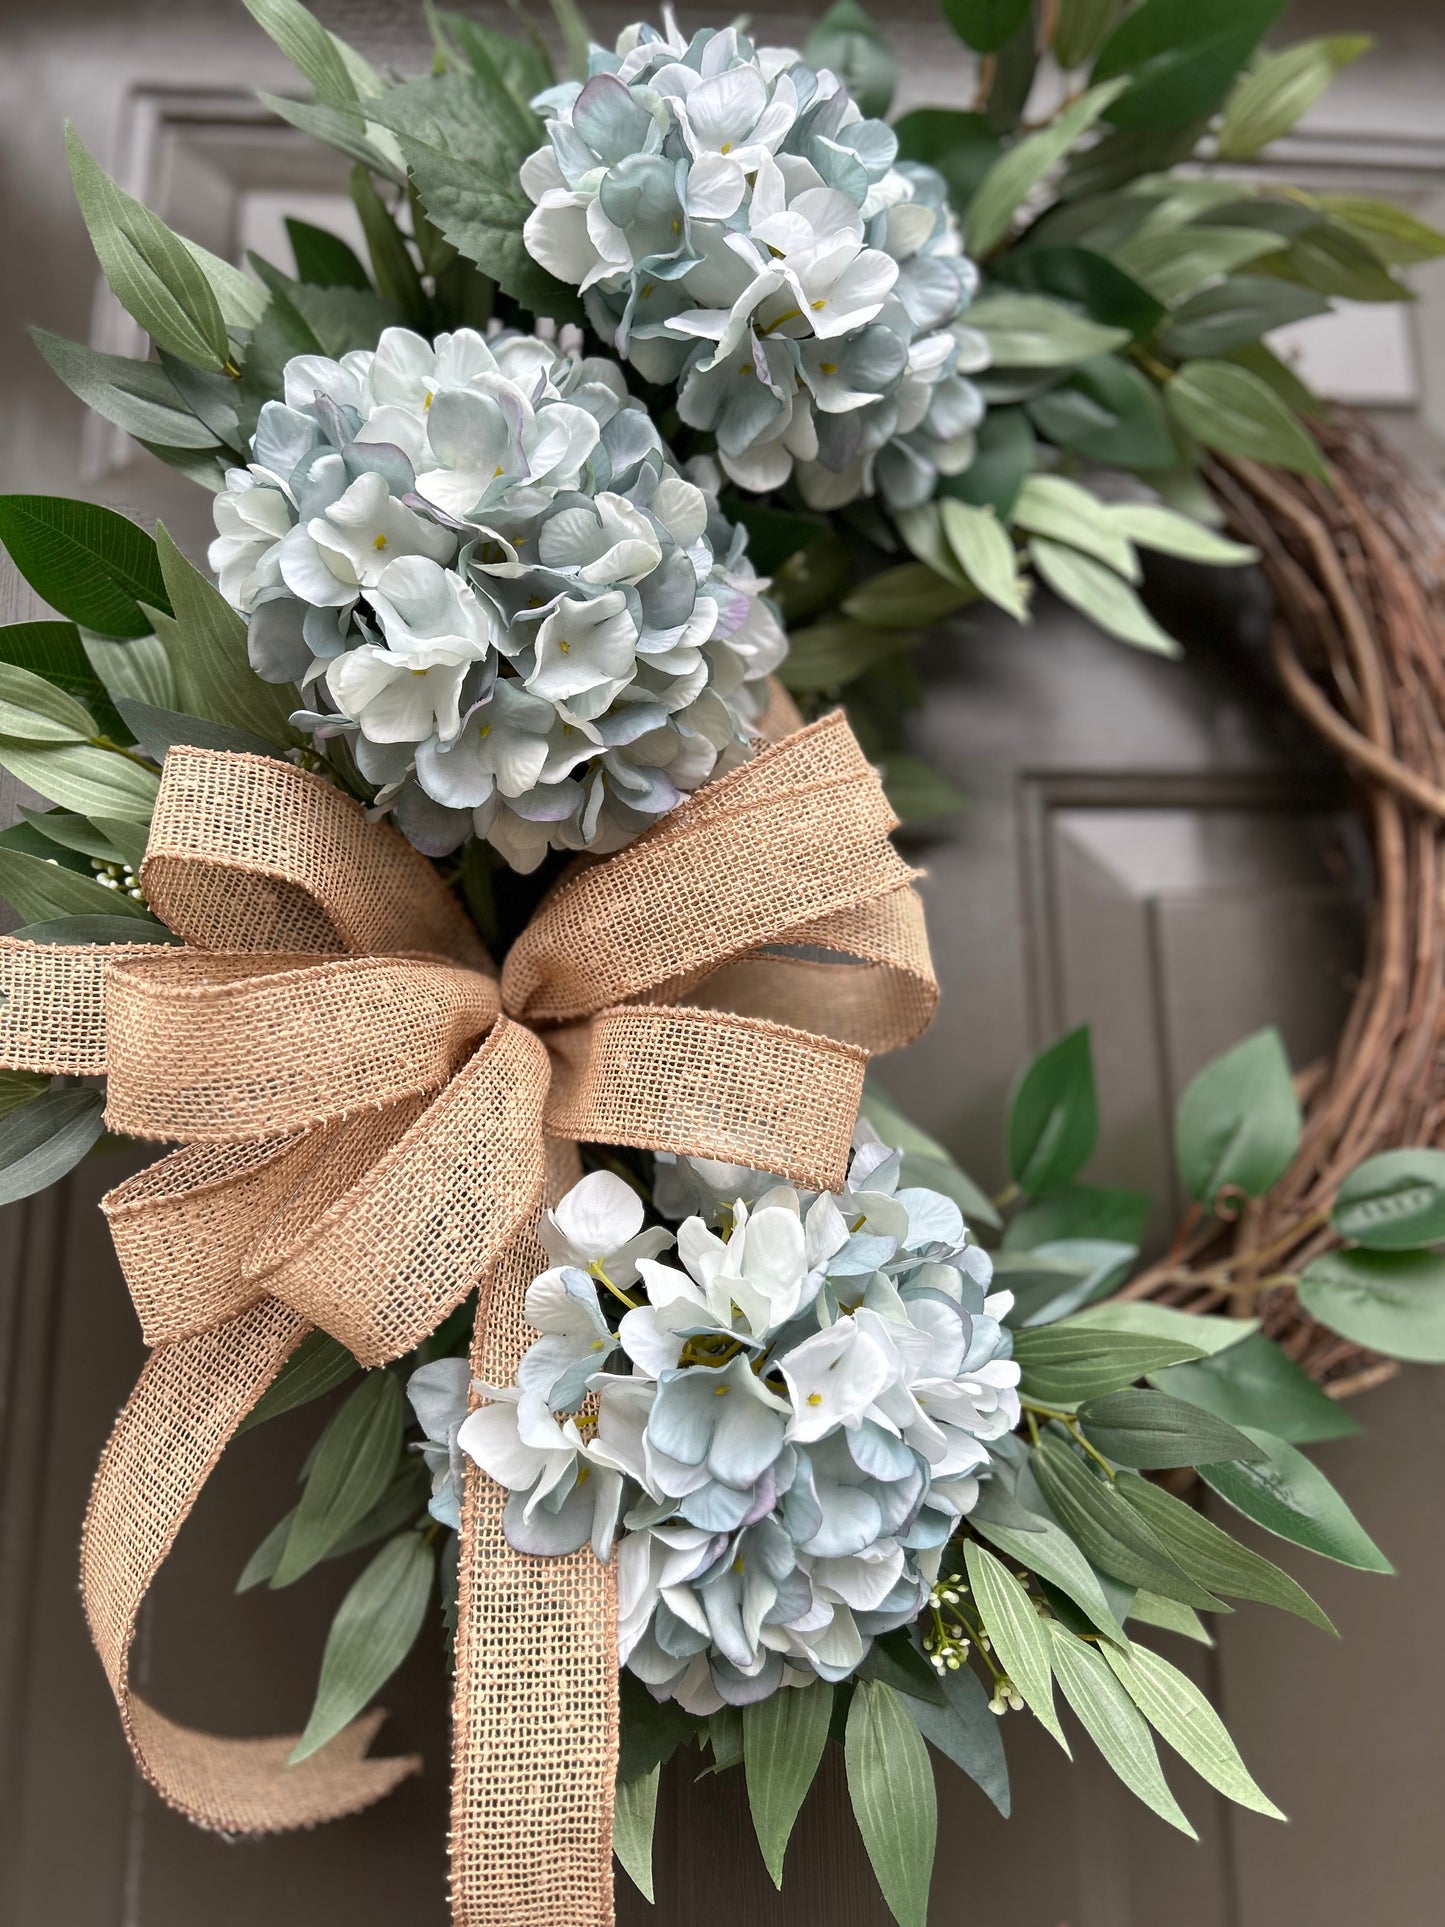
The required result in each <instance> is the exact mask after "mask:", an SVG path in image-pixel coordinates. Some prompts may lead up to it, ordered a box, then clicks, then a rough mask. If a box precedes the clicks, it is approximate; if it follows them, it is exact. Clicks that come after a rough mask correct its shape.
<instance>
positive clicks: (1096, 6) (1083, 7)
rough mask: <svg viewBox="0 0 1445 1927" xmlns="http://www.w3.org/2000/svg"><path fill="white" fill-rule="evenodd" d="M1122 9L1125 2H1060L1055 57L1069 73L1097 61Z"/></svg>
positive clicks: (1070, 0)
mask: <svg viewBox="0 0 1445 1927" xmlns="http://www.w3.org/2000/svg"><path fill="white" fill-rule="evenodd" d="M1122 8H1123V0H1059V8H1058V15H1057V20H1056V23H1055V26H1054V57H1055V59H1056V60H1057V61H1058V63H1059V65H1060V66H1061V67H1062V68H1063V69H1064V71H1065V72H1066V73H1068V72H1072V70H1073V69H1074V68H1076V67H1082V66H1084V65H1085V63H1086V62H1087V61H1089V60H1091V59H1092V58H1093V56H1094V55H1095V54H1096V53H1097V52H1098V51H1099V46H1100V43H1101V42H1102V41H1103V38H1104V36H1105V34H1107V33H1108V31H1109V29H1110V28H1111V27H1112V26H1113V24H1114V22H1115V20H1117V19H1118V17H1119V14H1120V12H1121V11H1122Z"/></svg>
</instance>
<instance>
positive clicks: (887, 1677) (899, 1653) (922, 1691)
mask: <svg viewBox="0 0 1445 1927" xmlns="http://www.w3.org/2000/svg"><path fill="white" fill-rule="evenodd" d="M858 1678H859V1679H879V1680H882V1681H883V1683H884V1685H885V1686H891V1687H892V1688H893V1690H894V1692H895V1693H906V1694H907V1695H908V1697H909V1698H910V1699H917V1700H930V1701H932V1702H933V1703H934V1704H935V1705H939V1706H941V1705H942V1704H943V1688H942V1687H941V1686H940V1685H939V1683H938V1675H937V1673H935V1672H934V1670H933V1668H932V1666H930V1664H929V1663H928V1661H927V1660H926V1659H925V1658H924V1657H923V1655H922V1653H920V1652H919V1650H918V1648H917V1647H916V1646H914V1645H913V1644H912V1642H911V1641H910V1640H909V1637H908V1635H907V1633H906V1632H896V1633H885V1634H884V1636H883V1637H882V1638H881V1639H876V1640H874V1642H873V1644H872V1645H871V1646H870V1647H869V1649H868V1652H867V1655H866V1657H865V1658H864V1660H863V1663H862V1665H861V1666H860V1667H859V1668H858Z"/></svg>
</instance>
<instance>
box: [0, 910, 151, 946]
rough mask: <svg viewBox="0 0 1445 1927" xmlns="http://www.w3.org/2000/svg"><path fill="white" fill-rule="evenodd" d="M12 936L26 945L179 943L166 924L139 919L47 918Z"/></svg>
mask: <svg viewBox="0 0 1445 1927" xmlns="http://www.w3.org/2000/svg"><path fill="white" fill-rule="evenodd" d="M10 934H11V936H13V937H19V938H20V939H21V940H22V941H23V942H25V943H179V942H180V938H179V937H177V936H174V935H173V934H172V933H171V932H170V931H169V930H167V929H166V927H165V925H164V924H163V923H156V922H154V921H152V920H151V919H149V918H140V917H124V916H114V917H97V916H77V917H47V918H46V919H45V920H44V922H42V923H26V924H22V925H21V927H20V928H19V929H18V930H12V931H11V933H10Z"/></svg>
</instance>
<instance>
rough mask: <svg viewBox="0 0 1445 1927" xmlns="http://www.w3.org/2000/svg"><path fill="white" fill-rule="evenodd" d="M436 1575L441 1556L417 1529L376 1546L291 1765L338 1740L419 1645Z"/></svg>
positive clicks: (343, 1612)
mask: <svg viewBox="0 0 1445 1927" xmlns="http://www.w3.org/2000/svg"><path fill="white" fill-rule="evenodd" d="M288 1544H289V1541H288ZM435 1575H436V1555H435V1553H434V1552H433V1551H432V1549H431V1547H430V1546H429V1545H428V1544H427V1543H426V1540H425V1539H424V1538H423V1537H422V1535H421V1534H420V1533H419V1532H400V1533H398V1534H397V1536H396V1537H395V1538H394V1539H391V1540H389V1541H388V1542H387V1544H386V1545H384V1546H383V1547H382V1549H381V1551H380V1552H379V1553H377V1555H376V1557H375V1558H374V1559H373V1560H372V1562H371V1564H370V1565H369V1566H368V1567H367V1568H366V1570H365V1571H364V1572H363V1573H362V1574H361V1576H360V1578H359V1579H358V1580H357V1581H356V1583H355V1585H353V1586H352V1587H351V1589H350V1591H349V1592H348V1593H347V1595H346V1597H345V1598H344V1599H343V1600H342V1602H341V1605H340V1606H339V1607H338V1609H337V1613H336V1617H335V1619H334V1620H332V1622H331V1631H330V1632H329V1633H328V1634H327V1636H326V1650H325V1652H324V1653H323V1655H322V1658H321V1680H320V1684H319V1685H318V1686H317V1688H316V1703H315V1705H314V1706H313V1707H312V1709H311V1717H310V1718H309V1719H308V1720H307V1722H306V1730H305V1732H304V1733H303V1734H302V1735H301V1737H300V1739H299V1740H298V1741H297V1742H296V1745H295V1747H294V1748H293V1749H292V1752H291V1756H290V1759H289V1760H288V1762H287V1764H288V1765H290V1766H295V1765H296V1764H297V1763H298V1762H299V1761H301V1760H305V1759H309V1758H310V1756H311V1755H312V1754H313V1753H315V1752H317V1751H318V1750H319V1749H320V1748H321V1747H323V1746H325V1744H326V1742H327V1741H328V1740H330V1739H334V1738H335V1737H336V1735H337V1734H338V1733H339V1732H340V1731H341V1730H342V1728H343V1727H345V1726H349V1725H350V1724H351V1722H352V1720H354V1719H355V1717H356V1715H357V1714H358V1713H360V1712H362V1711H363V1710H364V1709H365V1708H366V1707H367V1706H369V1705H370V1703H371V1701H372V1699H373V1698H374V1697H375V1695H376V1694H377V1693H378V1692H379V1691H380V1690H381V1688H382V1687H383V1686H384V1685H385V1684H386V1682H387V1680H389V1679H390V1678H391V1676H392V1674H393V1673H394V1672H395V1671H396V1669H397V1667H398V1666H400V1664H401V1662H402V1661H403V1660H404V1659H405V1658H406V1656H407V1654H408V1653H409V1652H410V1651H411V1649H412V1647H413V1646H414V1645H415V1644H416V1636H417V1634H418V1633H419V1632H420V1631H421V1629H422V1625H423V1622H424V1621H425V1619H426V1609H427V1601H428V1600H429V1599H430V1597H431V1589H432V1580H433V1578H434V1577H435Z"/></svg>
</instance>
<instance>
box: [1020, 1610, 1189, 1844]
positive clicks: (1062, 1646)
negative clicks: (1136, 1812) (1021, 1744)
mask: <svg viewBox="0 0 1445 1927" xmlns="http://www.w3.org/2000/svg"><path fill="white" fill-rule="evenodd" d="M1049 1657H1050V1660H1051V1661H1052V1664H1053V1669H1054V1673H1055V1676H1056V1677H1057V1679H1058V1682H1059V1685H1060V1687H1061V1688H1062V1689H1063V1694H1064V1698H1065V1699H1066V1700H1067V1701H1068V1702H1069V1704H1070V1706H1072V1707H1073V1709H1074V1711H1075V1712H1076V1713H1077V1714H1078V1716H1079V1720H1080V1722H1081V1723H1082V1725H1083V1727H1084V1730H1085V1731H1086V1732H1087V1734H1088V1735H1089V1738H1090V1739H1091V1740H1092V1741H1093V1742H1094V1744H1095V1746H1097V1747H1098V1749H1099V1751H1100V1752H1101V1753H1102V1754H1103V1756H1104V1758H1105V1759H1106V1760H1107V1761H1108V1762H1109V1765H1110V1766H1111V1767H1112V1768H1113V1769H1114V1771H1115V1772H1116V1773H1117V1774H1118V1776H1119V1778H1120V1779H1121V1780H1122V1781H1123V1782H1124V1784H1125V1786H1127V1787H1128V1789H1129V1791H1130V1792H1131V1793H1133V1794H1135V1795H1137V1797H1138V1798H1139V1799H1141V1800H1142V1801H1143V1802H1144V1804H1145V1806H1147V1807H1148V1808H1150V1810H1151V1811H1152V1812H1154V1813H1157V1814H1158V1815H1159V1817H1160V1819H1161V1820H1167V1821H1168V1822H1169V1824H1170V1826H1171V1827H1177V1828H1178V1829H1179V1831H1180V1832H1181V1833H1185V1834H1188V1836H1189V1838H1190V1839H1191V1840H1197V1839H1198V1838H1199V1836H1198V1834H1197V1833H1196V1832H1195V1831H1194V1829H1193V1827H1192V1826H1190V1824H1189V1821H1188V1819H1187V1818H1186V1817H1185V1815H1184V1813H1183V1811H1182V1810H1181V1808H1180V1806H1179V1802H1178V1801H1177V1800H1176V1799H1175V1798H1174V1795H1173V1794H1172V1793H1171V1792H1170V1791H1169V1785H1168V1782H1167V1781H1166V1780H1165V1778H1164V1775H1163V1773H1162V1771H1161V1770H1160V1766H1159V1755H1158V1754H1157V1753H1156V1751H1155V1750H1154V1742H1153V1740H1152V1739H1151V1738H1150V1736H1149V1729H1148V1727H1147V1726H1146V1725H1145V1723H1144V1719H1143V1716H1142V1715H1141V1714H1140V1712H1139V1710H1138V1708H1137V1707H1136V1706H1135V1705H1134V1702H1133V1701H1132V1700H1131V1699H1130V1698H1129V1696H1128V1694H1127V1693H1126V1692H1125V1691H1124V1689H1123V1687H1122V1686H1121V1685H1120V1684H1119V1682H1118V1680H1116V1679H1115V1678H1114V1676H1113V1674H1112V1673H1111V1672H1110V1671H1109V1668H1108V1666H1107V1665H1106V1664H1105V1662H1104V1660H1102V1659H1101V1658H1100V1657H1099V1655H1098V1653H1097V1652H1095V1650H1094V1649H1093V1647H1092V1646H1088V1645H1085V1643H1084V1641H1083V1640H1081V1639H1076V1638H1075V1637H1074V1635H1073V1634H1072V1633H1071V1632H1068V1631H1066V1630H1065V1629H1064V1627H1062V1626H1060V1625H1057V1624H1053V1625H1050V1627H1049Z"/></svg>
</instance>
